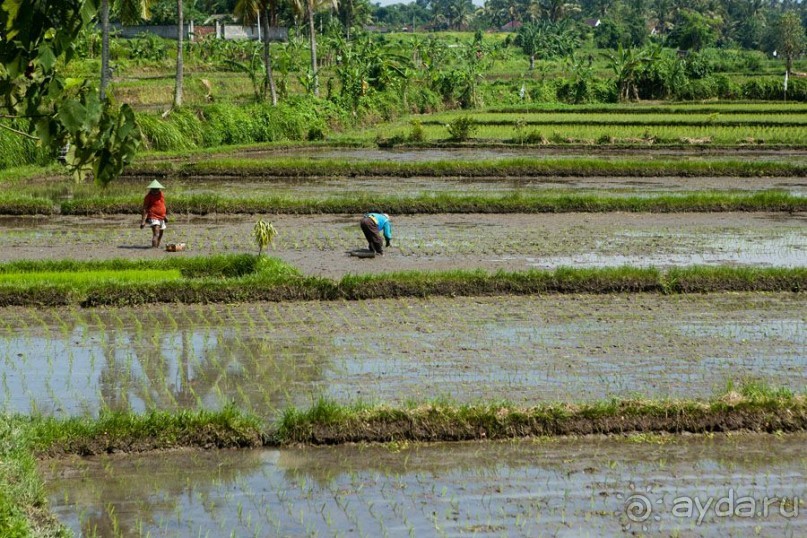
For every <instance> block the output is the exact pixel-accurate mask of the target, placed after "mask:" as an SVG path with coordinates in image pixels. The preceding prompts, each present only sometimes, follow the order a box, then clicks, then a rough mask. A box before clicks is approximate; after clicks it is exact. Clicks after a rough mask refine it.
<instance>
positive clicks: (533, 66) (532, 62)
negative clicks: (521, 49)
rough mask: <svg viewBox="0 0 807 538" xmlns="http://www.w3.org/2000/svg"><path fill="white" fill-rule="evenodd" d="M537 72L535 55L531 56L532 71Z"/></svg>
mask: <svg viewBox="0 0 807 538" xmlns="http://www.w3.org/2000/svg"><path fill="white" fill-rule="evenodd" d="M534 70H535V54H530V71H534Z"/></svg>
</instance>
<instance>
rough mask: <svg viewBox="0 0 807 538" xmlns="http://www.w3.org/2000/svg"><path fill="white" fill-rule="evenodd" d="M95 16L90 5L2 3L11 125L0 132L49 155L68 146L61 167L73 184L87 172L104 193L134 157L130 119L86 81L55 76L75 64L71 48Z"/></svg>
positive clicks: (4, 100) (1, 56) (75, 0)
mask: <svg viewBox="0 0 807 538" xmlns="http://www.w3.org/2000/svg"><path fill="white" fill-rule="evenodd" d="M97 8H98V6H97V3H96V2H95V0H63V1H61V2H48V1H46V0H36V1H32V2H22V1H21V0H12V1H8V2H3V7H2V9H0V33H1V38H0V109H1V110H2V111H3V113H4V115H5V117H6V118H10V119H11V120H12V122H11V124H7V123H2V124H0V129H2V130H5V131H8V132H11V133H14V134H15V135H16V136H21V137H26V138H28V139H36V140H37V141H38V142H39V143H40V144H41V145H42V146H43V147H45V148H48V150H49V151H50V152H51V153H56V152H57V151H59V150H60V149H61V148H63V147H65V145H66V144H69V147H68V149H67V151H66V152H65V155H64V160H65V162H66V163H67V164H68V165H69V166H70V167H71V169H72V170H73V171H74V173H75V175H76V177H77V178H79V179H80V178H83V177H84V176H85V175H87V174H88V173H89V172H92V174H93V176H94V177H95V180H96V181H97V182H98V183H99V184H100V185H105V184H107V183H109V181H111V180H112V179H113V178H115V177H117V175H118V174H120V172H121V170H122V169H123V167H124V166H125V165H126V164H127V163H128V162H129V161H130V160H131V158H132V157H133V155H134V153H135V151H136V149H137V146H138V144H139V140H140V136H139V130H138V129H137V128H136V125H135V119H134V113H133V111H132V109H131V107H129V106H128V105H123V106H121V107H119V108H115V107H113V106H112V105H111V104H110V103H108V102H103V101H102V99H101V98H100V96H99V92H98V91H97V88H95V87H94V85H93V84H92V83H91V82H90V81H88V80H84V81H83V82H81V81H76V80H68V79H67V78H66V77H65V75H64V73H63V71H62V70H61V69H60V67H61V65H62V64H67V63H69V62H70V61H71V60H73V59H74V58H75V56H76V48H75V46H74V44H75V42H76V41H77V40H78V38H79V36H80V35H81V34H82V32H84V31H85V29H86V28H87V26H88V25H89V24H91V22H92V20H93V17H94V15H95V14H96V12H97ZM14 157H20V155H14ZM30 162H33V159H30V158H29V159H24V158H23V159H21V160H20V161H18V162H17V164H25V163H30Z"/></svg>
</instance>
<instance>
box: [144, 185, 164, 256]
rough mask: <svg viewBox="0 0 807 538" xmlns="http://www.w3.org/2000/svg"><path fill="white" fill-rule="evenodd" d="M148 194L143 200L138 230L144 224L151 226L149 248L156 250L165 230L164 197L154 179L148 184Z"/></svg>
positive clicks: (161, 187)
mask: <svg viewBox="0 0 807 538" xmlns="http://www.w3.org/2000/svg"><path fill="white" fill-rule="evenodd" d="M148 188H149V192H148V193H147V194H146V197H145V198H144V199H143V219H142V220H141V221H140V229H141V230H142V229H143V228H144V227H145V226H146V224H148V225H149V226H151V233H152V236H151V246H152V248H157V247H159V246H160V240H161V239H162V238H163V230H165V223H166V222H167V219H166V218H165V213H166V211H165V196H164V195H163V189H164V188H165V187H163V186H162V185H160V182H159V181H157V180H156V179H155V180H154V181H152V182H151V183H150V184H149V187H148Z"/></svg>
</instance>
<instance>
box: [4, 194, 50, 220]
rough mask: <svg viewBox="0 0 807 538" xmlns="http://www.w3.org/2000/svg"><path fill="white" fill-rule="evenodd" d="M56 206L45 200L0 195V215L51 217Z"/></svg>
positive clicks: (32, 197) (24, 196)
mask: <svg viewBox="0 0 807 538" xmlns="http://www.w3.org/2000/svg"><path fill="white" fill-rule="evenodd" d="M56 212H57V206H55V205H54V204H53V202H52V201H50V200H48V199H47V198H41V197H35V196H27V195H0V215H53V214H54V213H56Z"/></svg>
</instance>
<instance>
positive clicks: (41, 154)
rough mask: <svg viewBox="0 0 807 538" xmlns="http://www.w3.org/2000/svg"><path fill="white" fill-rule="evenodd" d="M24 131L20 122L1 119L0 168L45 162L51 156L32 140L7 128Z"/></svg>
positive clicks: (50, 158)
mask: <svg viewBox="0 0 807 538" xmlns="http://www.w3.org/2000/svg"><path fill="white" fill-rule="evenodd" d="M3 126H5V127H8V128H9V129H15V130H18V131H24V130H25V129H24V128H23V126H21V125H20V122H17V121H14V122H9V121H3V122H2V124H0V169H4V168H10V167H12V166H22V165H25V164H46V163H47V162H48V161H49V160H53V159H52V156H51V155H50V154H49V153H48V152H47V151H46V150H45V149H42V148H41V147H39V146H38V145H37V143H36V140H32V139H30V138H28V137H26V136H23V135H21V134H17V133H14V132H12V131H10V130H9V129H6V128H4V127H3Z"/></svg>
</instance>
